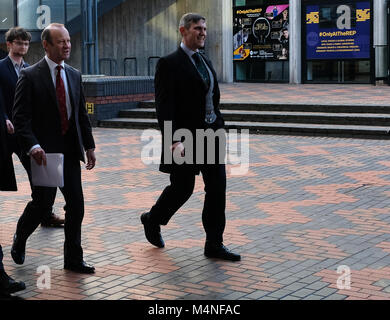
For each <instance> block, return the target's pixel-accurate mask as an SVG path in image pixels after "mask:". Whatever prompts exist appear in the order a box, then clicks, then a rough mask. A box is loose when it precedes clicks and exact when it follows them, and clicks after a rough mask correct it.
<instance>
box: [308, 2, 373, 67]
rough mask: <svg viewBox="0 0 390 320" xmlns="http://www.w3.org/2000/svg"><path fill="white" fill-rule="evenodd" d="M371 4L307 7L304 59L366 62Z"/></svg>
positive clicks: (351, 3)
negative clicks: (361, 60) (360, 60)
mask: <svg viewBox="0 0 390 320" xmlns="http://www.w3.org/2000/svg"><path fill="white" fill-rule="evenodd" d="M370 19H371V10H370V2H346V3H345V4H342V3H338V4H324V5H322V4H321V5H308V6H307V7H306V58H307V59H308V60H310V59H369V58H370V49H371V48H370V43H371V21H370Z"/></svg>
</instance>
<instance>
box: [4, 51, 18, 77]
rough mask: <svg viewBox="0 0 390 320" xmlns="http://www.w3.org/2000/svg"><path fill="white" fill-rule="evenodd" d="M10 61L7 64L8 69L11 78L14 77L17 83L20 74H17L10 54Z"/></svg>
mask: <svg viewBox="0 0 390 320" xmlns="http://www.w3.org/2000/svg"><path fill="white" fill-rule="evenodd" d="M7 59H8V61H7V66H8V70H9V72H10V75H11V78H12V81H13V82H14V83H16V82H17V81H18V75H17V74H16V71H15V67H14V65H13V64H12V61H11V59H10V57H9V56H8V57H7Z"/></svg>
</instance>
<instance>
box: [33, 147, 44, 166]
mask: <svg viewBox="0 0 390 320" xmlns="http://www.w3.org/2000/svg"><path fill="white" fill-rule="evenodd" d="M30 156H31V157H33V158H34V160H35V162H36V163H37V164H38V165H39V166H40V165H42V163H43V165H44V166H46V153H45V151H44V150H43V149H42V148H35V149H32V150H31V152H30Z"/></svg>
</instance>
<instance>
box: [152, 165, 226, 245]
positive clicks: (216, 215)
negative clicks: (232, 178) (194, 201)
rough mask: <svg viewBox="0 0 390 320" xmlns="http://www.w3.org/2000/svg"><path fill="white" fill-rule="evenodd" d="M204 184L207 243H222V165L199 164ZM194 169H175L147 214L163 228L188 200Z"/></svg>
mask: <svg viewBox="0 0 390 320" xmlns="http://www.w3.org/2000/svg"><path fill="white" fill-rule="evenodd" d="M199 167H200V172H201V173H202V177H203V181H204V184H205V189H204V190H205V192H206V195H205V200H204V205H203V211H202V223H203V227H204V229H205V231H206V240H208V241H210V242H214V243H222V242H223V232H224V230H225V225H226V218H225V207H226V169H225V164H205V165H199ZM195 175H196V174H195V173H194V172H193V170H186V169H178V170H176V171H175V172H172V173H171V174H170V181H171V184H170V185H169V186H167V187H166V188H165V189H164V191H163V192H162V194H161V195H160V197H159V198H158V200H157V202H156V204H155V205H154V206H153V207H152V209H151V211H150V218H151V221H152V222H154V223H158V224H161V225H166V224H167V223H168V221H169V220H170V219H171V217H172V216H173V215H174V214H175V213H176V211H177V210H179V208H180V207H181V206H182V205H183V204H184V203H185V202H186V201H187V200H188V199H189V198H190V197H191V195H192V193H193V190H194V186H195Z"/></svg>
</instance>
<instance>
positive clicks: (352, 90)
mask: <svg viewBox="0 0 390 320" xmlns="http://www.w3.org/2000/svg"><path fill="white" fill-rule="evenodd" d="M220 87H221V100H222V101H224V102H244V103H285V104H291V103H298V104H336V105H340V104H341V105H343V104H346V105H367V106H370V105H380V106H382V105H384V106H388V105H389V101H390V87H389V86H388V85H377V86H373V85H368V84H367V85H365V84H355V85H353V84H350V85H337V84H328V85H326V84H320V85H319V84H299V85H296V84H279V83H261V84H259V83H242V82H241V83H232V84H221V85H220Z"/></svg>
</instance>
